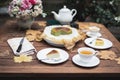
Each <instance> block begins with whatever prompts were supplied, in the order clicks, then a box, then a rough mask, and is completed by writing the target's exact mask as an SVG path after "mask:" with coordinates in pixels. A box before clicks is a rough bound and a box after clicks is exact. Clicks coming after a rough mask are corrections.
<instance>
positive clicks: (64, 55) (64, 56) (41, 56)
mask: <svg viewBox="0 0 120 80" xmlns="http://www.w3.org/2000/svg"><path fill="white" fill-rule="evenodd" d="M51 50H57V51H58V52H59V54H60V57H59V60H57V59H56V60H53V59H47V56H46V55H47V54H48V53H49V52H50V51H51ZM37 58H38V60H40V61H41V62H44V63H47V64H59V63H63V62H65V61H67V60H68V59H69V54H68V53H67V52H66V51H65V50H62V49H59V48H45V49H42V50H40V51H39V52H38V53H37Z"/></svg>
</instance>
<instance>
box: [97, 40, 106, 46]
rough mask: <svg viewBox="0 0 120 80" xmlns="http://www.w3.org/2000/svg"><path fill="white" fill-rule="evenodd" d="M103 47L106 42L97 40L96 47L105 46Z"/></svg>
mask: <svg viewBox="0 0 120 80" xmlns="http://www.w3.org/2000/svg"><path fill="white" fill-rule="evenodd" d="M103 45H104V41H103V40H102V39H96V41H95V46H103Z"/></svg>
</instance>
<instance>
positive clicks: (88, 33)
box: [86, 32, 102, 37]
mask: <svg viewBox="0 0 120 80" xmlns="http://www.w3.org/2000/svg"><path fill="white" fill-rule="evenodd" d="M86 35H87V36H88V37H100V36H102V34H101V33H97V34H94V35H93V34H91V32H87V33H86Z"/></svg>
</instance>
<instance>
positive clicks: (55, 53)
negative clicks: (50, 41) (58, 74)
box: [47, 50, 60, 58]
mask: <svg viewBox="0 0 120 80" xmlns="http://www.w3.org/2000/svg"><path fill="white" fill-rule="evenodd" d="M47 57H48V58H59V57H60V54H59V52H58V51H57V50H52V51H50V52H49V53H48V54H47Z"/></svg>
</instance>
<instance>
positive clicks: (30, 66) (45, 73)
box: [0, 20, 120, 78]
mask: <svg viewBox="0 0 120 80" xmlns="http://www.w3.org/2000/svg"><path fill="white" fill-rule="evenodd" d="M36 23H37V22H36ZM36 23H35V24H34V26H36V27H37V28H35V29H41V30H43V28H42V27H40V26H39V25H38V24H36ZM80 24H89V25H97V26H98V27H100V28H101V31H100V32H101V33H102V37H103V38H106V39H109V40H110V41H112V42H113V46H112V48H109V49H108V50H112V51H114V52H115V53H116V54H117V55H118V56H120V43H119V41H117V39H116V38H115V37H114V36H113V35H112V34H111V33H110V31H109V30H108V29H107V28H105V26H103V25H101V24H96V23H82V22H81V23H80ZM24 33H25V31H24V30H19V29H18V27H17V25H16V21H14V20H13V21H11V20H7V21H6V22H4V23H3V25H1V26H0V50H1V51H3V52H5V51H6V50H8V51H9V53H10V54H8V55H6V56H3V57H0V77H68V78H72V77H119V76H120V65H118V64H117V62H116V61H111V60H100V64H99V65H98V66H96V67H93V68H83V67H80V66H77V65H75V64H74V63H73V62H72V60H71V58H72V57H73V56H74V55H75V54H77V49H78V48H79V47H84V46H86V45H85V44H84V42H83V41H80V42H78V43H77V44H76V46H75V47H74V48H73V50H72V51H68V50H66V49H65V48H62V49H64V50H66V51H67V52H68V53H69V55H70V57H69V60H68V61H66V62H64V63H61V64H58V65H48V64H44V63H42V62H40V61H38V60H37V58H36V54H34V55H33V57H34V60H33V61H32V62H30V63H20V64H19V63H15V62H14V60H13V57H14V55H13V52H12V50H11V48H10V47H9V45H8V44H7V39H10V38H14V37H19V36H20V37H21V36H23V34H24ZM33 45H34V47H35V48H36V49H37V51H39V50H41V49H44V48H47V47H53V46H50V45H49V44H47V43H46V42H45V41H41V42H33Z"/></svg>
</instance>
